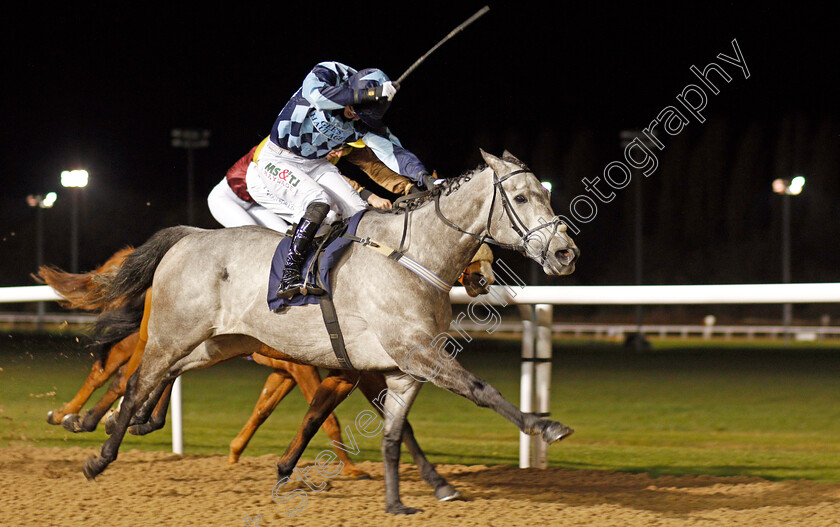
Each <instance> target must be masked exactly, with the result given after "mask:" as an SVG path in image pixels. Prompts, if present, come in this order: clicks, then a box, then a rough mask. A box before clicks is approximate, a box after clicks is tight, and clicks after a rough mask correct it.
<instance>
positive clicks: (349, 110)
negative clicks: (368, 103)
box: [344, 106, 359, 121]
mask: <svg viewBox="0 0 840 527" xmlns="http://www.w3.org/2000/svg"><path fill="white" fill-rule="evenodd" d="M344 117H346V118H348V119H352V120H354V121H358V120H359V116H358V115H356V111H355V110H353V107H352V106H345V107H344Z"/></svg>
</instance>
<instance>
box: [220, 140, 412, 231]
mask: <svg viewBox="0 0 840 527" xmlns="http://www.w3.org/2000/svg"><path fill="white" fill-rule="evenodd" d="M266 141H268V138H267V137H266V138H265V139H264V140H263V141H262V142H261V143H260V144H259V145H257V146H255V147H254V148H252V149H251V151H250V152H248V153H247V154H245V155H244V156H243V157H242V158H241V159H240V160H239V161H237V162H236V163H235V164H234V165H233V166H232V167H230V168H229V169H228V171H227V174H225V177H224V179H222V181H220V182H219V183H218V184H217V185H216V186H215V187H213V190H211V191H210V194H209V195H208V196H207V206H208V207H209V209H210V213H211V214H212V215H213V217H214V218H215V219H216V221H218V222H219V223H220V224H221V225H222V226H224V227H239V226H242V225H262V226H263V227H268V228H269V229H273V230H275V231H278V232H283V233H285V232H286V231H287V230H288V229H289V224H288V223H286V221H284V220H283V219H282V218H281V217H280V216H278V215H277V214H274V213H273V212H271V211H270V210H268V209H267V208H265V207H263V206H262V205H260V204H259V203H257V202H256V201H254V198H252V197H251V194H249V193H248V186H247V184H246V183H245V174H246V173H247V170H248V167H249V166H250V165H251V164H253V163H254V159H256V157H257V156H258V155H259V152H260V150H261V149H262V147H263V146H264V143H265V142H266ZM327 159H328V160H330V161H331V162H332V163H333V164H336V163H338V161H339V159H346V160H348V161H349V162H351V163H353V164H354V165H356V166H358V167H359V168H360V169H362V171H364V172H365V174H367V175H368V176H369V177H370V178H371V179H372V180H373V181H374V182H376V183H378V184H379V185H380V186H382V187H383V188H385V189H386V190H388V191H389V192H392V193H394V194H407V193H408V192H409V191H411V190H413V189H415V188H416V187H415V186H414V184H413V183H411V180H410V179H408V178H406V177H403V176H401V175H399V174H397V173H395V172H393V171H392V170H391V169H389V168H388V167H386V166H385V165H384V164H382V162H381V161H379V159H378V158H377V157H376V156H375V155H374V154H373V152H371V151H370V149H369V148H367V146H366V145H365V144H364V142H362V141H357V142H355V143H351V144H350V145H348V146H347V147H345V148H343V149H337V150H334V151H332V152H330V153H329V154H328V155H327ZM345 179H347V181H348V183H350V185H351V186H352V187H353V189H354V190H356V192H359V194H360V195H361V197H362V199H364V200H365V201H367V202H368V204H370V205H371V206H372V207H376V208H378V209H384V210H389V209H390V208H391V202H390V201H389V200H387V199H385V198H382V197H380V196H377V195H376V194H374V193H373V192H371V191H370V190H368V189H366V188H364V187H362V186H361V185H359V183H357V182H356V181H353V180H352V179H350V178H347V177H346V176H345Z"/></svg>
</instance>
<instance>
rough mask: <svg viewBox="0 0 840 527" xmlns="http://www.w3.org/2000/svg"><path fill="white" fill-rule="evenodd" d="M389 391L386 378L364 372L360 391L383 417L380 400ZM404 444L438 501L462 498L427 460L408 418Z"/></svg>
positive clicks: (405, 425) (404, 430)
mask: <svg viewBox="0 0 840 527" xmlns="http://www.w3.org/2000/svg"><path fill="white" fill-rule="evenodd" d="M387 389H388V387H387V385H386V384H385V377H384V376H382V374H381V373H375V372H362V377H361V380H360V381H359V390H361V391H362V393H363V394H364V395H365V397H367V399H368V401H370V403H371V404H372V405H373V407H374V408H376V411H377V412H379V415H382V408H381V404H382V403H381V402H380V398H381V397H382V396H383V394H384V393H386V390H387ZM402 442H403V443H404V444H405V446H406V448H408V451H409V453H411V457H412V458H414V462H415V463H416V464H417V468H418V469H419V470H420V475H421V476H422V477H423V479H424V480H425V481H426V483H428V484H429V485H431V487H432V488H433V489H434V490H435V497H436V498H437V499H438V500H440V501H449V500H453V499H456V498H458V497H460V496H461V493H460V492H458V491H457V490H455V487H453V486H452V485H450V484H449V483H448V482H447V481H446V480H445V479H444V478H443V476H441V475H440V474H438V472H437V471H436V470H435V467H434V465H432V464H431V463H429V460H428V459H426V455H425V454H424V453H423V449H421V448H420V445H419V444H418V443H417V439H416V438H415V437H414V430H413V429H412V428H411V424H410V423H409V422H408V418H406V420H405V424H404V425H403V432H402Z"/></svg>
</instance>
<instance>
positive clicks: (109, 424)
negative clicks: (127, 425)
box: [105, 414, 117, 435]
mask: <svg viewBox="0 0 840 527" xmlns="http://www.w3.org/2000/svg"><path fill="white" fill-rule="evenodd" d="M114 415H115V414H111V415H109V416H108V419H106V420H105V433H106V434H108V435H111V434H112V433H113V432H114V428H116V426H117V420H116V418H115V417H114Z"/></svg>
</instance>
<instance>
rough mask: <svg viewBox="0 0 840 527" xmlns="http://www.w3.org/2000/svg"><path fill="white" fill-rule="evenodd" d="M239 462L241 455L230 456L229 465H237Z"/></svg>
mask: <svg viewBox="0 0 840 527" xmlns="http://www.w3.org/2000/svg"><path fill="white" fill-rule="evenodd" d="M238 461H239V455H233V454H231V455H229V456H228V465H235V464H236V463H237V462H238Z"/></svg>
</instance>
